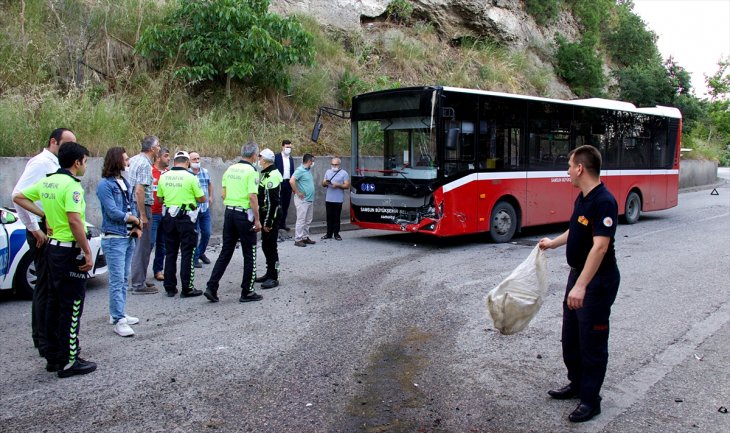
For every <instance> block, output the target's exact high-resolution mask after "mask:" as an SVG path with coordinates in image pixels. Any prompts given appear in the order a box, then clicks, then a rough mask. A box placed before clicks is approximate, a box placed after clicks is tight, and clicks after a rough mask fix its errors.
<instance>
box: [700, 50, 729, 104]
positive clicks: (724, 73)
mask: <svg viewBox="0 0 730 433" xmlns="http://www.w3.org/2000/svg"><path fill="white" fill-rule="evenodd" d="M729 66H730V57H728V58H726V59H722V60H720V61H719V62H717V72H715V73H714V74H712V75H710V76H707V75H705V85H706V86H707V90H708V92H709V94H710V98H711V99H712V100H713V101H714V100H715V99H718V98H721V97H722V96H725V95H727V94H728V93H730V72H728V70H727V69H728V67H729Z"/></svg>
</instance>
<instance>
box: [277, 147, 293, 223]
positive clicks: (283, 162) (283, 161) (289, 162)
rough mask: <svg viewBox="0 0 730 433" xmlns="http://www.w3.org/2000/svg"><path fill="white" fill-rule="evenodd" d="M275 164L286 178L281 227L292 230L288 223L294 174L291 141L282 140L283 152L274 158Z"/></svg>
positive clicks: (283, 177)
mask: <svg viewBox="0 0 730 433" xmlns="http://www.w3.org/2000/svg"><path fill="white" fill-rule="evenodd" d="M274 165H276V168H277V170H279V173H281V177H282V179H283V180H284V181H283V182H282V183H281V217H280V218H279V228H280V229H282V230H286V231H289V230H291V229H290V228H289V227H287V225H286V216H287V214H288V213H289V203H290V202H291V195H292V189H291V186H290V185H289V180H290V179H291V177H292V175H293V174H294V169H295V167H294V158H292V156H291V141H289V140H284V141H282V142H281V153H277V154H276V157H275V158H274Z"/></svg>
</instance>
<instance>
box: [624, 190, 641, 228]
mask: <svg viewBox="0 0 730 433" xmlns="http://www.w3.org/2000/svg"><path fill="white" fill-rule="evenodd" d="M640 216H641V197H639V194H637V193H635V192H633V191H632V192H630V193H629V196H628V197H626V208H625V209H624V221H626V224H635V223H636V222H637V221H639V217H640Z"/></svg>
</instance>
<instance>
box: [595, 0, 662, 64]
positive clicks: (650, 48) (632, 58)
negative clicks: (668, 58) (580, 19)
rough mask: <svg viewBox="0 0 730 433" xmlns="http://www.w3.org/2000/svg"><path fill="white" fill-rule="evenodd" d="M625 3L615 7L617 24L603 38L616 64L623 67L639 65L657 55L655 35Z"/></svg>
mask: <svg viewBox="0 0 730 433" xmlns="http://www.w3.org/2000/svg"><path fill="white" fill-rule="evenodd" d="M633 7H634V5H633V3H632V2H630V1H627V2H624V3H621V4H619V5H617V6H616V13H617V18H618V22H617V24H616V25H615V27H613V29H611V30H610V31H609V33H608V34H607V35H606V37H605V43H606V47H607V48H608V51H609V53H610V54H611V56H612V57H613V58H614V60H616V61H617V62H619V63H621V64H622V65H624V66H631V65H639V64H642V63H647V62H649V61H651V60H652V59H653V58H654V57H656V56H657V55H658V52H659V51H658V50H657V47H656V34H654V32H652V31H650V30H647V28H646V24H645V23H644V21H643V20H642V19H641V18H640V17H639V16H638V15H636V14H635V13H634V12H633V11H632V9H633Z"/></svg>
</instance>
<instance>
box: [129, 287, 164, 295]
mask: <svg viewBox="0 0 730 433" xmlns="http://www.w3.org/2000/svg"><path fill="white" fill-rule="evenodd" d="M157 292H159V290H158V289H157V287H139V288H136V287H135V288H133V289H132V294H133V295H153V294H155V293H157Z"/></svg>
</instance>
